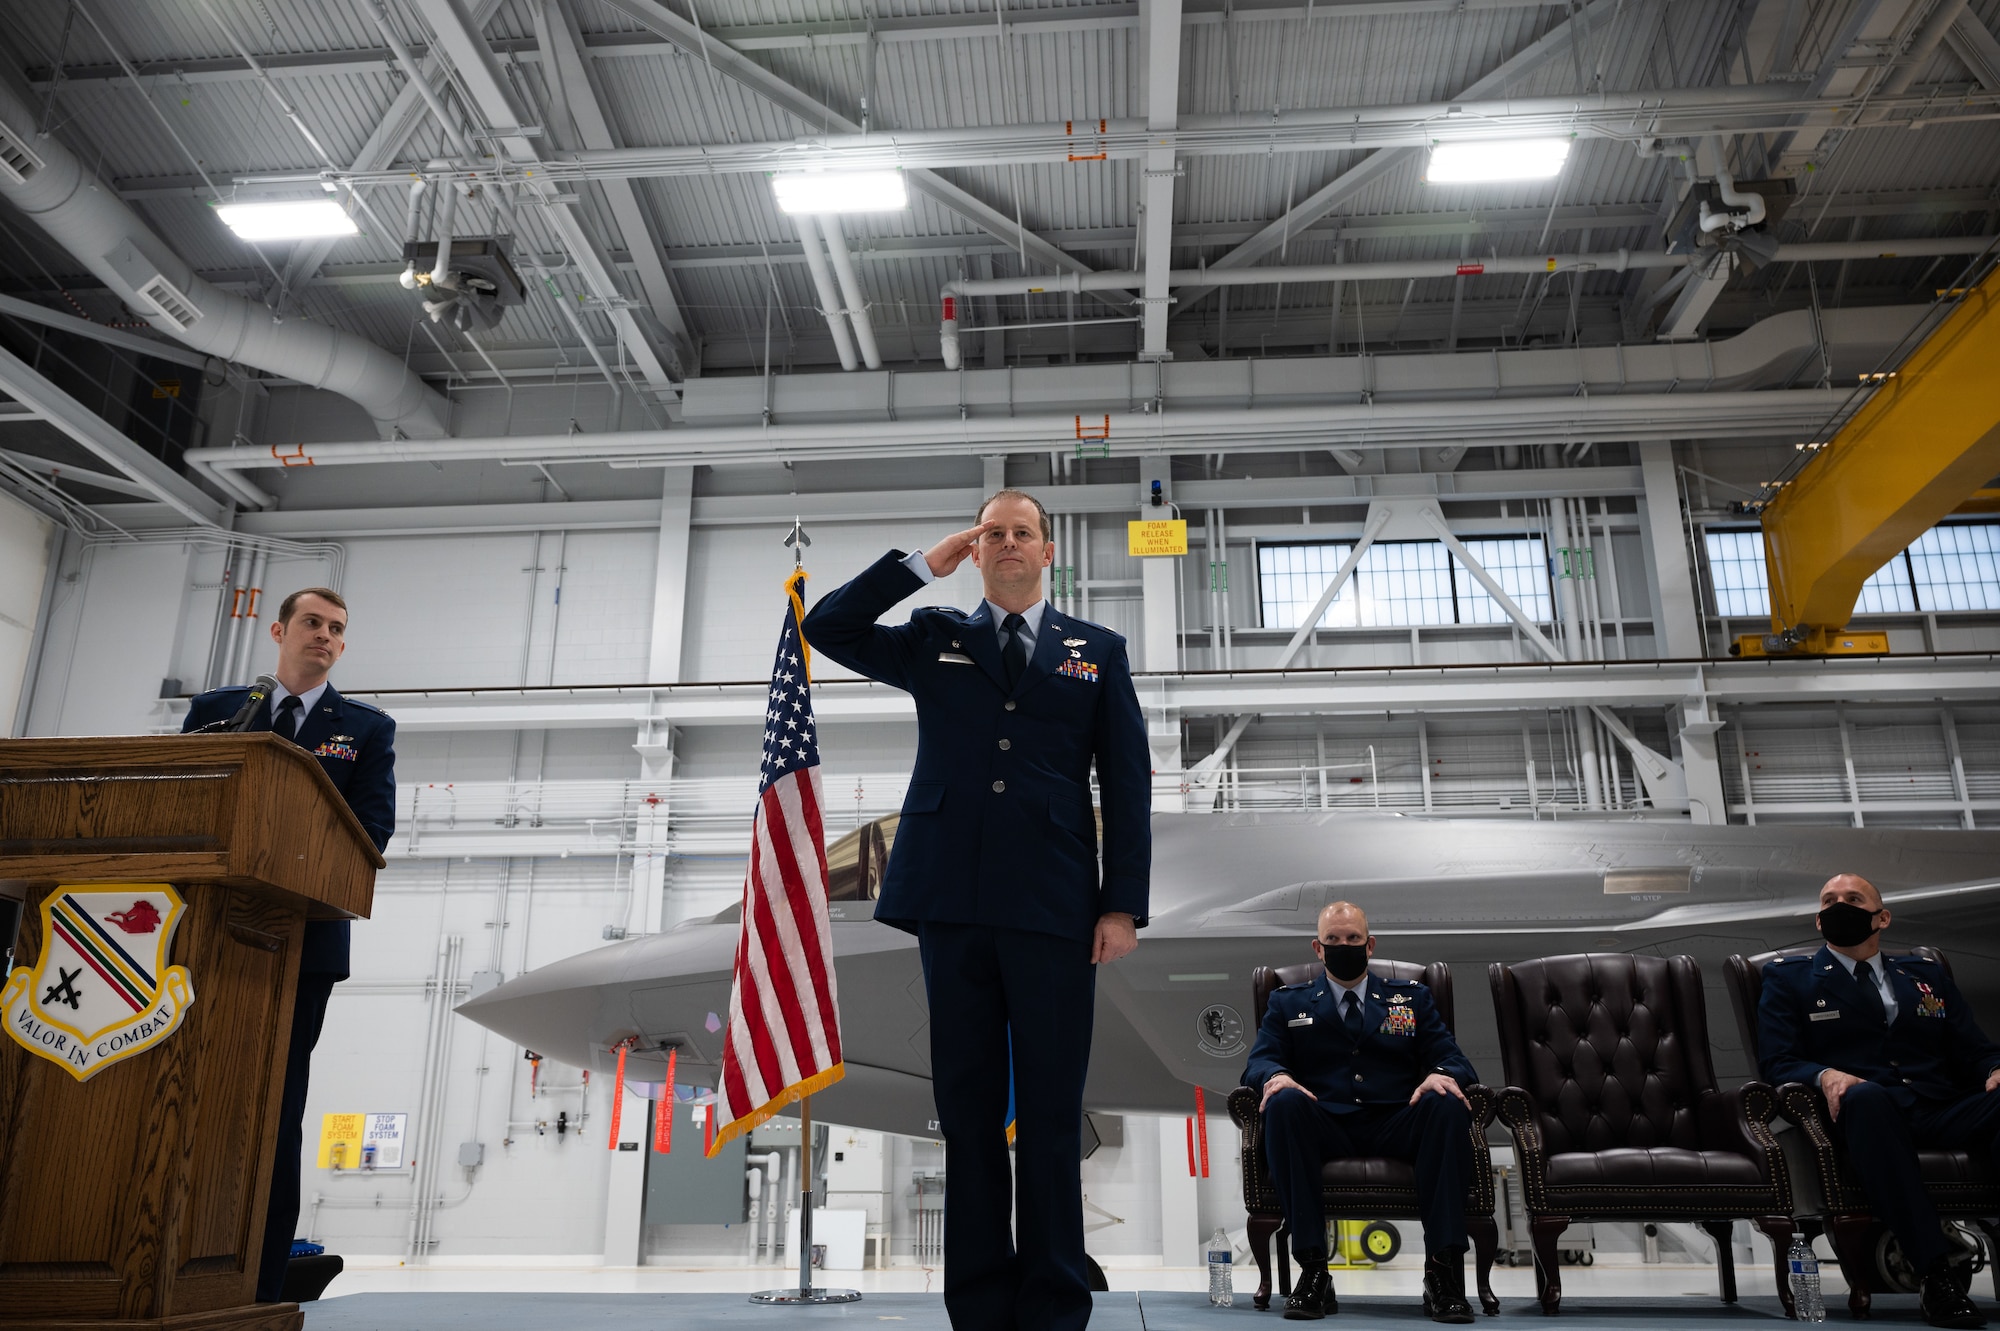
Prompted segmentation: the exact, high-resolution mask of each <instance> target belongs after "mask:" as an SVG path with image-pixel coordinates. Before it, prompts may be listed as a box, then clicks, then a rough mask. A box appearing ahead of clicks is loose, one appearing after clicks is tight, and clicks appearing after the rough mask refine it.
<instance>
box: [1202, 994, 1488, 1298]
mask: <svg viewBox="0 0 2000 1331" xmlns="http://www.w3.org/2000/svg"><path fill="white" fill-rule="evenodd" d="M1323 969H1324V968H1323V967H1322V966H1321V965H1320V963H1318V962H1316V961H1308V962H1303V963H1301V964H1299V965H1296V966H1259V967H1257V968H1256V969H1255V970H1254V971H1252V972H1251V973H1250V995H1251V997H1250V1011H1251V1012H1252V1013H1253V1014H1254V1018H1255V1020H1254V1023H1253V1029H1254V1028H1255V1027H1258V1026H1262V1025H1263V1022H1264V1009H1265V1007H1266V1006H1267V1005H1269V1003H1270V1001H1271V994H1272V993H1273V992H1274V991H1275V990H1277V989H1278V988H1279V987H1280V986H1282V985H1287V984H1302V983H1304V982H1305V981H1307V980H1311V979H1313V978H1315V977H1316V976H1318V975H1319V974H1320V973H1321V972H1322V971H1323ZM1368 970H1369V973H1370V974H1373V975H1376V976H1378V977H1380V978H1381V979H1384V980H1420V981H1422V982H1423V984H1424V986H1425V987H1426V988H1428V989H1429V990H1430V991H1431V1001H1432V1002H1434V1003H1435V1004H1437V1010H1438V1016H1439V1018H1440V1019H1441V1020H1443V1022H1444V1024H1445V1026H1446V1027H1447V1028H1449V1027H1451V1025H1452V1002H1451V968H1450V967H1449V966H1446V965H1445V964H1444V963H1443V962H1433V963H1432V964H1430V965H1428V966H1419V965H1417V964H1415V963H1413V962H1408V961H1389V960H1386V959H1383V958H1377V959H1375V960H1373V961H1370V962H1369V963H1368ZM1461 1089H1463V1090H1464V1091H1465V1097H1466V1099H1467V1100H1469V1101H1471V1102H1472V1128H1471V1131H1472V1187H1471V1189H1470V1190H1469V1191H1468V1192H1467V1194H1466V1200H1465V1229H1466V1236H1467V1237H1468V1238H1470V1239H1471V1240H1472V1249H1473V1255H1474V1259H1475V1262H1476V1264H1477V1272H1478V1287H1479V1306H1480V1307H1481V1308H1482V1309H1484V1310H1485V1311H1486V1313H1487V1315H1488V1316H1492V1315H1493V1314H1496V1313H1498V1312H1499V1311H1500V1300H1499V1299H1497V1298H1495V1297H1494V1294H1493V1259H1494V1256H1495V1255H1496V1254H1497V1253H1498V1252H1499V1248H1500V1231H1499V1229H1498V1227H1497V1226H1495V1224H1494V1223H1493V1159H1492V1153H1491V1152H1490V1151H1488V1150H1487V1148H1486V1127H1487V1125H1488V1124H1490V1123H1491V1122H1492V1121H1493V1093H1492V1091H1491V1090H1489V1089H1488V1088H1486V1087H1485V1086H1480V1085H1477V1084H1475V1085H1472V1086H1466V1087H1463V1088H1461ZM1257 1102H1258V1095H1257V1092H1256V1091H1253V1090H1251V1089H1250V1088H1249V1087H1248V1086H1239V1087H1237V1088H1236V1089H1235V1090H1233V1091H1231V1092H1230V1093H1229V1116H1230V1117H1231V1118H1233V1119H1235V1120H1236V1126H1237V1127H1238V1128H1240V1129H1241V1130H1242V1133H1243V1207H1244V1209H1245V1210H1246V1211H1248V1212H1249V1215H1250V1222H1249V1226H1248V1229H1249V1236H1250V1251H1251V1253H1252V1254H1253V1255H1254V1256H1255V1257H1256V1259H1257V1274H1258V1278H1259V1279H1258V1285H1257V1293H1256V1295H1255V1296H1254V1297H1253V1299H1252V1302H1253V1303H1254V1304H1255V1305H1256V1306H1257V1307H1259V1308H1268V1307H1270V1306H1271V1238H1272V1236H1273V1235H1274V1234H1276V1233H1277V1232H1278V1229H1279V1227H1280V1226H1281V1225H1282V1224H1283V1222H1284V1212H1283V1211H1282V1210H1281V1209H1280V1208H1279V1206H1278V1193H1277V1189H1276V1188H1275V1187H1274V1186H1273V1184H1272V1183H1271V1167H1270V1164H1269V1162H1268V1161H1267V1160H1266V1158H1265V1155H1264V1116H1263V1115H1262V1114H1261V1113H1259V1112H1258V1104H1257ZM1320 1179H1321V1187H1322V1189H1323V1190H1324V1197H1325V1203H1326V1214H1327V1218H1328V1219H1329V1220H1332V1219H1336V1218H1338V1219H1357V1220H1358V1219H1362V1218H1364V1217H1365V1218H1368V1219H1383V1220H1406V1219H1407V1220H1414V1219H1417V1218H1419V1216H1420V1212H1419V1211H1418V1210H1417V1174H1416V1170H1414V1169H1413V1168H1411V1166H1410V1165H1409V1164H1408V1163H1407V1162H1405V1161H1402V1160H1390V1159H1386V1158H1383V1157H1379V1156H1354V1157H1350V1158H1348V1159H1344V1160H1330V1161H1328V1162H1327V1164H1326V1168H1325V1170H1324V1171H1323V1172H1322V1173H1321V1176H1320ZM1278 1277H1279V1280H1278V1297H1280V1298H1285V1297H1288V1296H1289V1295H1290V1294H1291V1292H1292V1264H1291V1255H1290V1253H1288V1252H1287V1251H1286V1249H1285V1245H1284V1244H1283V1243H1280V1244H1279V1245H1278Z"/></svg>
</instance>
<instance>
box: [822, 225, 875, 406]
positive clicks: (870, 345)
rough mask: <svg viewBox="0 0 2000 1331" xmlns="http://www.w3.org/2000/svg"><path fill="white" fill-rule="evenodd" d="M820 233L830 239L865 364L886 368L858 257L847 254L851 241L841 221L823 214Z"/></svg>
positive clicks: (829, 246)
mask: <svg viewBox="0 0 2000 1331" xmlns="http://www.w3.org/2000/svg"><path fill="white" fill-rule="evenodd" d="M817 220H818V221H819V229H820V231H821V233H823V234H824V235H825V236H826V251H827V254H828V255H829V256H830V257H831V258H832V259H833V273H834V276H835V277H838V278H839V279H840V298H841V300H842V301H843V302H845V303H846V306H847V318H848V320H849V321H850V322H851V323H852V324H853V325H854V340H855V341H856V342H858V343H860V344H861V361H862V364H864V365H866V366H867V367H868V368H869V369H871V370H879V369H881V368H882V352H881V351H880V350H879V349H878V348H877V347H876V345H875V321H874V320H873V319H870V318H869V317H868V301H867V299H866V298H865V297H864V296H863V295H862V294H861V276H860V274H858V273H856V272H855V271H854V256H853V255H851V254H849V253H848V252H847V237H846V236H844V235H842V234H841V231H840V218H839V217H838V216H837V215H836V214H834V213H821V214H820V215H819V217H818V219H817Z"/></svg>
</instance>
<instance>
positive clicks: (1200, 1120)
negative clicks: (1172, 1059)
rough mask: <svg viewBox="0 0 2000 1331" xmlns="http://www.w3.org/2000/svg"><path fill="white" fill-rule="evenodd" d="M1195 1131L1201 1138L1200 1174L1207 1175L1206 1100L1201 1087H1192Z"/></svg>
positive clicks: (1205, 1176) (1204, 1176)
mask: <svg viewBox="0 0 2000 1331" xmlns="http://www.w3.org/2000/svg"><path fill="white" fill-rule="evenodd" d="M1194 1124H1195V1133H1196V1135H1197V1136H1198V1137H1199V1138H1200V1140H1201V1176H1202V1177H1203V1178H1207V1177H1208V1102H1207V1101H1206V1100H1205V1099H1203V1097H1202V1093H1201V1087H1199V1086H1197V1087H1195V1088H1194Z"/></svg>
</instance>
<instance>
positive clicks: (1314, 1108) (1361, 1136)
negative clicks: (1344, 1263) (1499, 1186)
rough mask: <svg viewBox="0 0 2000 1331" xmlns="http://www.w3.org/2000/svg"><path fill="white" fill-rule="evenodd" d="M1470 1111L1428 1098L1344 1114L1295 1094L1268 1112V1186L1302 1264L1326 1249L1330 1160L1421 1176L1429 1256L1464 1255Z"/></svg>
mask: <svg viewBox="0 0 2000 1331" xmlns="http://www.w3.org/2000/svg"><path fill="white" fill-rule="evenodd" d="M1471 1123H1472V1114H1471V1111H1469V1110H1468V1109H1466V1107H1465V1106H1464V1105H1463V1104H1462V1103H1460V1101H1459V1099H1458V1097H1457V1096H1455V1095H1425V1096H1424V1097H1423V1098H1421V1099H1419V1100H1418V1101H1417V1102H1416V1103H1415V1104H1413V1105H1407V1104H1405V1105H1394V1104H1390V1105H1358V1106H1356V1107H1354V1108H1353V1109H1350V1110H1347V1111H1346V1112H1344V1113H1336V1112H1335V1111H1334V1110H1332V1109H1330V1108H1327V1107H1326V1106H1324V1105H1322V1104H1320V1102H1319V1101H1317V1100H1315V1099H1313V1098H1312V1097H1311V1096H1309V1095H1307V1094H1306V1093H1305V1092H1304V1091H1298V1090H1293V1089H1291V1088H1290V1087H1287V1088H1286V1089H1284V1090H1282V1091H1279V1092H1278V1093H1277V1094H1276V1095H1274V1096H1272V1097H1271V1102H1270V1104H1268V1105H1266V1106H1265V1107H1264V1154H1265V1157H1266V1158H1267V1159H1268V1160H1269V1161H1270V1162H1271V1182H1272V1183H1273V1184H1275V1185H1276V1187H1277V1190H1278V1204H1279V1206H1280V1207H1282V1208H1283V1210H1284V1213H1285V1222H1286V1224H1288V1225H1289V1226H1290V1227H1291V1231H1292V1252H1293V1253H1295V1254H1297V1255H1298V1256H1299V1257H1301V1258H1303V1257H1304V1256H1305V1255H1306V1254H1307V1253H1311V1252H1320V1251H1324V1250H1325V1248H1326V1211H1325V1208H1324V1207H1323V1206H1322V1205H1321V1200H1320V1199H1321V1192H1320V1171H1321V1170H1323V1169H1324V1168H1325V1167H1326V1162H1327V1161H1329V1160H1338V1159H1341V1158H1344V1157H1347V1156H1356V1155H1382V1156H1389V1157H1390V1158H1392V1159H1396V1160H1407V1161H1409V1162H1410V1163H1411V1164H1412V1165H1414V1166H1415V1167H1416V1171H1417V1209H1418V1211H1419V1213H1420V1214H1421V1215H1422V1216H1423V1221H1424V1246H1425V1248H1426V1249H1428V1250H1429V1251H1430V1252H1432V1253H1441V1252H1445V1251H1447V1250H1450V1249H1454V1248H1456V1249H1461V1250H1462V1249H1463V1248H1464V1247H1465V1246H1466V1243H1465V1192H1466V1187H1467V1185H1468V1183H1469V1181H1470V1180H1471V1178H1472V1136H1471Z"/></svg>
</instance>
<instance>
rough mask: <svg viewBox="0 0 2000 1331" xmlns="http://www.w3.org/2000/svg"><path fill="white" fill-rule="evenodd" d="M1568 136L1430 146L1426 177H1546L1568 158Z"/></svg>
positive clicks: (1442, 181) (1448, 180)
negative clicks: (1428, 167) (1564, 137)
mask: <svg viewBox="0 0 2000 1331" xmlns="http://www.w3.org/2000/svg"><path fill="white" fill-rule="evenodd" d="M1569 145H1570V141H1569V140H1568V139H1509V140H1501V141H1498V142H1484V143H1440V144H1437V145H1435V146H1434V147H1432V149H1431V164H1430V169H1429V170H1428V171H1426V172H1425V173H1424V179H1425V180H1428V181H1429V182H1430V183H1431V184H1433V185H1459V184H1466V183H1470V182H1475V181H1482V180H1547V179H1549V178H1550V177H1551V176H1554V175H1556V174H1557V173H1558V172H1560V171H1561V170H1562V168H1563V163H1564V162H1565V161H1566V160H1568V158H1569Z"/></svg>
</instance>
